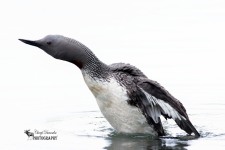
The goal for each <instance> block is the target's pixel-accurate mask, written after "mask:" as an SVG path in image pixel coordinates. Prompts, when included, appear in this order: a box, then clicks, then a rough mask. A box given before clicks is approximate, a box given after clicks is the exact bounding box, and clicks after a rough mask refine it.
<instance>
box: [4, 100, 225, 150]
mask: <svg viewBox="0 0 225 150" xmlns="http://www.w3.org/2000/svg"><path fill="white" fill-rule="evenodd" d="M196 104H197V103H196ZM62 107H64V108H65V106H57V107H56V106H54V107H49V106H47V107H46V106H43V105H36V108H35V107H34V106H32V107H30V108H27V109H26V108H25V107H24V108H23V110H21V111H18V114H17V115H16V114H14V116H17V117H18V116H20V118H17V119H19V120H20V121H17V123H16V124H13V122H14V121H13V120H11V121H9V122H10V124H11V125H9V124H8V126H7V127H8V128H11V131H10V132H11V133H12V134H14V137H13V136H10V135H7V134H4V133H6V131H3V135H5V136H4V138H3V136H2V137H1V140H2V139H3V140H6V142H4V144H3V145H2V144H1V146H0V148H1V149H5V148H6V149H25V150H26V149H76V150H77V149H78V150H82V149H83V150H87V149H96V150H97V149H98V150H100V149H107V150H120V149H121V150H137V149H139V150H151V149H153V150H154V149H155V150H157V149H177V150H181V149H188V150H189V149H213V148H214V149H224V147H225V142H224V141H225V128H224V125H225V123H224V121H223V118H224V115H225V103H202V102H201V104H197V105H195V106H189V105H188V106H187V107H188V108H187V109H188V110H191V111H190V112H191V114H189V116H190V118H191V121H192V122H193V124H194V125H195V126H196V128H197V130H198V131H199V132H200V134H201V137H200V138H198V139H194V138H193V137H192V136H187V135H186V134H185V132H183V131H182V130H180V129H179V128H178V127H177V126H176V124H175V123H174V122H173V121H171V120H169V121H165V120H163V124H164V128H165V130H166V132H167V136H165V137H163V138H154V137H151V136H149V135H144V134H137V135H124V134H118V133H116V132H115V131H114V129H113V128H112V127H111V126H110V125H109V124H108V122H107V121H106V120H105V119H104V117H103V116H102V114H101V113H100V112H99V110H98V108H97V106H96V105H92V106H90V105H87V106H83V107H77V108H76V110H75V111H74V108H73V107H74V106H69V105H68V106H67V110H65V109H64V108H63V109H62ZM13 108H14V109H16V108H18V107H17V106H15V107H13ZM26 111H28V112H29V113H28V112H26ZM27 117H29V118H27ZM14 119H16V118H15V117H14ZM9 120H10V119H9ZM25 129H31V130H34V129H38V130H44V129H47V130H54V131H56V132H57V135H58V139H57V140H56V141H35V140H30V139H28V138H27V136H26V135H25V134H24V133H23V131H24V130H25Z"/></svg>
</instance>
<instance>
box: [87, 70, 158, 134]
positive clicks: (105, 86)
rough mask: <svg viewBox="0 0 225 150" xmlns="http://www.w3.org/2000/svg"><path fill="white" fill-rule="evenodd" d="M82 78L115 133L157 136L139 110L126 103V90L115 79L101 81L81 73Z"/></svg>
mask: <svg viewBox="0 0 225 150" xmlns="http://www.w3.org/2000/svg"><path fill="white" fill-rule="evenodd" d="M83 76H84V80H85V82H86V84H87V86H88V87H89V89H90V90H91V92H92V93H93V94H94V96H95V98H96V100H97V103H98V106H99V108H100V110H101V112H102V114H103V115H104V117H105V118H106V119H107V120H108V122H109V123H110V124H111V126H112V127H113V128H114V129H116V131H117V132H121V133H148V134H152V135H157V133H156V132H155V131H154V130H153V129H152V128H151V127H150V126H149V125H148V123H147V122H146V119H145V117H144V116H143V114H142V113H141V112H140V111H139V109H138V108H137V107H133V106H130V105H129V104H128V103H127V100H128V96H127V92H126V89H125V88H124V87H122V86H121V85H119V83H118V82H117V81H116V79H115V78H113V77H112V78H110V80H109V81H105V80H104V81H103V80H99V79H93V78H92V77H90V76H88V75H87V74H86V73H83Z"/></svg>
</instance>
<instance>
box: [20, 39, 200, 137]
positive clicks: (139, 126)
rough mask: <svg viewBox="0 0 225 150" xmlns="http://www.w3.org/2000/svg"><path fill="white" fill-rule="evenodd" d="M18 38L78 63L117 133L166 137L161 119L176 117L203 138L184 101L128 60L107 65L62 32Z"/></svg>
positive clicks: (60, 57)
mask: <svg viewBox="0 0 225 150" xmlns="http://www.w3.org/2000/svg"><path fill="white" fill-rule="evenodd" d="M19 40H20V41H22V42H24V43H26V44H29V45H32V46H36V47H38V48H40V49H42V50H43V51H45V52H46V53H48V54H49V55H51V56H52V57H54V58H56V59H60V60H64V61H68V62H70V63H72V64H75V65H76V66H77V67H78V68H79V69H80V70H81V72H82V75H83V78H84V81H85V83H86V84H87V86H88V88H89V89H90V90H91V92H92V93H93V95H94V96H95V98H96V101H97V104H98V106H99V108H100V111H101V112H102V114H103V116H104V117H105V118H106V119H107V121H108V122H109V123H110V125H111V126H112V127H113V128H114V129H115V130H116V131H117V132H118V133H126V134H136V133H144V134H145V133H146V134H150V135H152V136H165V131H164V129H163V125H162V122H161V119H160V116H163V117H164V118H165V119H173V120H174V121H175V122H176V124H177V125H178V126H179V127H180V128H181V129H182V130H184V131H185V132H186V133H187V134H189V135H191V134H192V133H194V136H195V137H200V134H199V133H198V131H197V130H196V129H195V127H194V126H193V124H192V123H191V121H190V119H189V117H188V115H187V112H186V109H185V108H184V106H183V104H182V103H181V102H180V101H179V100H177V99H176V98H175V97H173V96H172V95H171V94H170V93H169V92H168V91H167V90H166V89H165V88H164V87H162V86H161V85H160V84H159V83H158V82H156V81H153V80H150V79H148V78H147V76H146V75H145V74H144V73H143V72H142V71H140V70H139V69H138V68H136V67H135V66H132V65H130V64H125V63H115V64H111V65H107V64H105V63H103V62H102V61H100V60H99V59H98V58H97V57H96V56H95V55H94V53H93V52H92V51H91V50H90V49H89V48H88V47H86V46H85V45H83V44H82V43H80V42H78V41H77V40H74V39H71V38H68V37H65V36H62V35H47V36H45V37H44V38H42V39H40V40H36V41H33V40H25V39H19Z"/></svg>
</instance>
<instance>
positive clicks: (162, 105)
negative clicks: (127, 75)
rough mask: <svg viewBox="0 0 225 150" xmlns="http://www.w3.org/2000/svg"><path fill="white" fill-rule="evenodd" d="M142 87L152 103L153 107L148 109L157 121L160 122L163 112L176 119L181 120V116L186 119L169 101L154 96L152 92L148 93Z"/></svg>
mask: <svg viewBox="0 0 225 150" xmlns="http://www.w3.org/2000/svg"><path fill="white" fill-rule="evenodd" d="M140 89H141V91H142V92H143V93H144V94H145V96H146V98H147V99H148V101H149V103H150V105H151V109H147V111H148V113H149V114H150V116H151V117H152V119H153V120H154V121H155V122H156V123H158V122H159V117H160V116H161V113H163V114H166V115H168V116H169V117H172V118H173V119H174V120H175V119H179V120H181V118H182V119H185V118H184V117H183V116H181V115H180V114H179V113H178V112H177V111H176V110H175V109H174V108H173V107H171V106H170V105H169V104H168V103H166V102H164V101H163V100H161V99H157V98H156V97H154V96H152V95H151V94H148V93H147V92H145V90H143V89H142V88H140Z"/></svg>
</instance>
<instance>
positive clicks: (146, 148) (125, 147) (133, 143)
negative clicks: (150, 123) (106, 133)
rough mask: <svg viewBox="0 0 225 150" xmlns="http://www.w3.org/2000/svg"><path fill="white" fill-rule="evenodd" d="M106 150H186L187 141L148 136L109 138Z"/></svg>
mask: <svg viewBox="0 0 225 150" xmlns="http://www.w3.org/2000/svg"><path fill="white" fill-rule="evenodd" d="M108 140H109V142H110V145H109V146H107V147H105V149H107V150H158V149H179V150H180V149H182V150H183V149H186V147H187V146H188V142H187V141H183V140H179V139H172V138H163V139H155V138H152V137H148V136H122V135H117V136H111V137H110V138H108Z"/></svg>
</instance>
